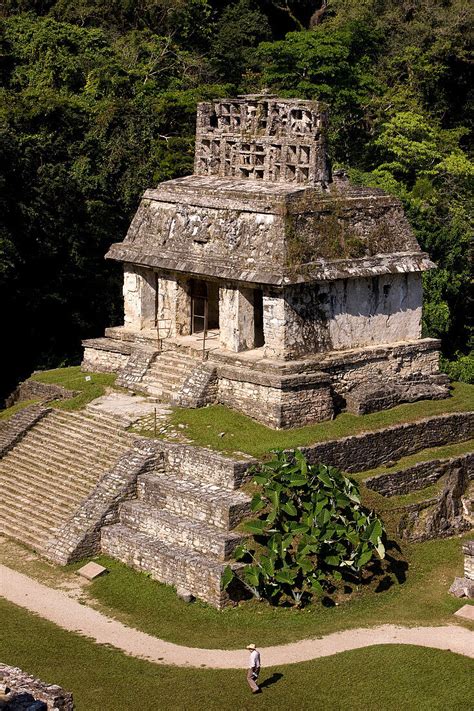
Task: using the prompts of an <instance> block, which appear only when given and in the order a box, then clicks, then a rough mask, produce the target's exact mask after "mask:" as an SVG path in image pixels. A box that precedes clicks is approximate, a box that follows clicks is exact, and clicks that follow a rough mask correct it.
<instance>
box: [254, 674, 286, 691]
mask: <svg viewBox="0 0 474 711" xmlns="http://www.w3.org/2000/svg"><path fill="white" fill-rule="evenodd" d="M282 678H283V674H280V673H279V672H273V674H272V675H271V676H269V677H268V679H264V680H263V681H262V683H259V687H260V688H261V689H265V688H266V687H267V686H271V685H272V684H277V683H278V682H279V681H280V679H282Z"/></svg>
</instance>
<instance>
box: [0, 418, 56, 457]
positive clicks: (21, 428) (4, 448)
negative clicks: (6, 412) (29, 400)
mask: <svg viewBox="0 0 474 711" xmlns="http://www.w3.org/2000/svg"><path fill="white" fill-rule="evenodd" d="M48 412H51V408H50V407H44V406H42V405H30V406H29V407H25V408H24V409H23V410H20V412H17V413H16V415H12V416H11V417H10V418H9V419H8V420H6V421H4V422H1V423H0V457H3V456H4V455H5V454H6V453H7V452H9V451H10V449H12V448H13V447H14V446H15V445H16V444H17V443H18V442H19V441H20V440H21V439H22V438H23V437H24V436H25V434H26V433H27V432H28V430H30V429H31V428H32V427H34V425H36V423H37V422H39V421H40V420H42V419H43V417H45V416H46V415H47V414H48Z"/></svg>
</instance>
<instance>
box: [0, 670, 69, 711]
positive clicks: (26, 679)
mask: <svg viewBox="0 0 474 711" xmlns="http://www.w3.org/2000/svg"><path fill="white" fill-rule="evenodd" d="M0 689H1V690H2V692H3V693H4V700H5V702H6V703H7V704H11V705H12V708H13V704H15V703H16V704H17V705H18V708H19V707H20V704H21V702H24V703H25V706H21V708H25V709H27V708H28V706H27V702H28V701H30V702H31V704H33V702H34V701H42V702H43V703H44V709H48V711H73V710H74V702H73V698H72V694H71V693H70V692H69V691H65V689H63V688H62V687H60V686H58V685H57V684H46V683H45V682H43V681H40V679H37V678H35V677H34V676H30V675H29V674H26V672H24V671H22V670H21V669H19V668H18V667H10V666H7V665H6V664H1V663H0ZM0 705H1V704H0ZM2 708H3V705H2ZM6 708H7V709H8V708H10V707H9V706H7V707H6ZM35 708H37V711H41V709H40V706H39V705H38V707H35Z"/></svg>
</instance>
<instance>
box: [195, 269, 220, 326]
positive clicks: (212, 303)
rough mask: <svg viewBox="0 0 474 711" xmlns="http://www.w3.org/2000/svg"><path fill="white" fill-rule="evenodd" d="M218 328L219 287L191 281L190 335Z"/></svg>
mask: <svg viewBox="0 0 474 711" xmlns="http://www.w3.org/2000/svg"><path fill="white" fill-rule="evenodd" d="M218 328H219V287H218V285H217V284H214V283H213V282H210V281H204V280H203V279H192V281H191V333H202V332H203V331H204V330H206V331H209V330H214V329H218Z"/></svg>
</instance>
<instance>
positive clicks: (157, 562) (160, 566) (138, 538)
mask: <svg viewBox="0 0 474 711" xmlns="http://www.w3.org/2000/svg"><path fill="white" fill-rule="evenodd" d="M119 533H120V532H119V530H118V529H117V528H115V527H110V528H108V527H107V528H104V529H103V531H102V544H103V546H104V549H105V550H106V551H107V552H108V551H110V550H111V549H113V556H114V558H117V559H118V560H120V561H122V563H125V565H129V566H130V567H131V568H135V569H136V570H141V571H143V572H145V573H147V574H148V575H150V576H151V577H152V578H153V579H154V580H159V581H160V582H162V583H165V584H166V585H173V586H175V587H176V588H183V589H185V590H192V591H193V595H194V596H195V597H198V598H200V599H201V600H205V601H206V602H207V603H209V604H210V605H213V606H214V607H217V608H221V607H223V605H224V604H225V601H226V599H227V595H226V593H225V591H223V590H221V585H220V583H221V578H222V574H223V572H224V569H225V567H226V564H224V563H215V564H214V565H210V564H209V563H208V562H207V561H206V560H205V559H203V556H202V555H200V554H198V553H194V554H193V553H190V552H189V551H188V550H186V549H185V548H183V549H178V548H176V547H174V548H173V549H169V548H168V546H166V545H165V544H163V542H162V541H161V540H156V541H153V540H150V537H149V536H146V535H145V534H141V533H140V532H138V531H135V532H134V535H133V536H131V535H129V532H128V531H127V535H119Z"/></svg>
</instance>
